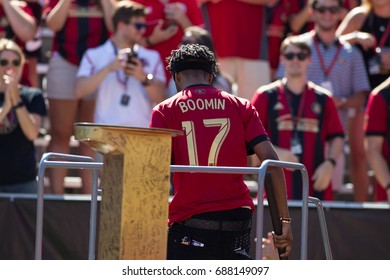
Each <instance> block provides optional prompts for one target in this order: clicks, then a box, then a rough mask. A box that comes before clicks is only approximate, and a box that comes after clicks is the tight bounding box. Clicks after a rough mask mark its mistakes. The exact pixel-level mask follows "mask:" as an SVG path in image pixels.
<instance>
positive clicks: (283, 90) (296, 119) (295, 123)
mask: <svg viewBox="0 0 390 280" xmlns="http://www.w3.org/2000/svg"><path fill="white" fill-rule="evenodd" d="M307 90H308V87H307V85H306V86H305V89H304V90H303V91H302V93H301V99H300V100H299V108H298V112H297V114H296V116H294V115H293V104H292V100H291V99H292V98H291V96H290V95H289V94H288V93H287V92H286V85H281V86H279V93H280V94H281V95H282V96H283V95H284V96H285V97H286V101H287V105H288V107H289V109H290V113H291V116H292V122H293V131H294V132H296V130H297V127H298V122H299V120H300V119H301V117H302V115H303V107H304V103H305V96H306V92H307Z"/></svg>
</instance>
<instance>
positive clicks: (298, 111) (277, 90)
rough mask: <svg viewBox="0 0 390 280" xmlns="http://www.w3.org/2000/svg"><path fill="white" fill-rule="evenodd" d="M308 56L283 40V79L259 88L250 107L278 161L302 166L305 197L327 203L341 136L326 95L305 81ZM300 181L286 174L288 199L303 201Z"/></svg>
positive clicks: (296, 42)
mask: <svg viewBox="0 0 390 280" xmlns="http://www.w3.org/2000/svg"><path fill="white" fill-rule="evenodd" d="M310 55H311V51H310V47H309V45H308V44H307V43H305V42H304V41H303V40H302V39H301V38H299V37H288V38H286V39H285V40H284V41H283V43H282V46H281V57H280V59H281V63H282V64H283V65H284V66H285V77H284V78H283V79H281V80H277V81H275V82H273V83H271V84H269V85H266V86H263V87H260V88H259V89H258V90H257V91H256V92H255V94H254V96H253V99H252V104H253V105H254V106H255V108H256V109H257V111H258V112H259V116H260V119H261V121H262V122H263V124H264V127H265V130H266V131H267V133H268V134H269V135H270V138H271V141H272V143H273V145H274V146H275V149H276V151H277V153H278V156H279V157H280V159H281V160H284V161H290V162H300V163H302V164H304V165H305V166H306V169H307V172H308V175H309V194H310V195H311V196H316V197H318V198H319V199H323V200H331V199H333V194H332V188H331V179H332V172H333V168H334V165H335V163H336V161H335V159H336V158H337V157H338V156H339V154H340V153H341V151H342V144H343V136H344V132H343V127H342V125H341V121H340V117H339V115H338V113H337V108H336V105H335V103H334V101H333V99H332V97H331V96H330V95H331V94H330V92H329V91H327V90H326V89H325V88H322V87H319V86H317V85H315V84H314V83H312V82H308V80H307V75H306V74H307V66H308V65H309V63H310V62H311V56H310ZM326 142H328V143H329V151H328V153H327V154H325V143H326ZM301 180H302V177H301V174H300V171H295V172H293V173H292V172H291V171H288V170H286V181H287V194H288V198H289V199H301V198H302V182H301Z"/></svg>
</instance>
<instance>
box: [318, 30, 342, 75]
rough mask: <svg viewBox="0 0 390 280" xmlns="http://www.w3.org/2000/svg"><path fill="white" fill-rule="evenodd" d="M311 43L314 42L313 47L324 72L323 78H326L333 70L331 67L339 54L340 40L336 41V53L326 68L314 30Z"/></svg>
mask: <svg viewBox="0 0 390 280" xmlns="http://www.w3.org/2000/svg"><path fill="white" fill-rule="evenodd" d="M313 43H314V48H315V50H316V53H317V55H318V59H319V60H320V64H321V69H322V71H324V74H325V78H328V77H329V75H330V73H331V72H332V70H333V67H334V65H335V64H336V61H337V59H338V57H339V55H340V51H341V48H342V45H341V43H340V42H338V44H337V50H336V53H335V55H334V57H333V59H332V61H331V63H330V65H329V67H328V68H326V66H325V61H324V57H323V56H322V53H321V51H320V47H319V43H318V39H317V37H316V36H315V32H314V31H313Z"/></svg>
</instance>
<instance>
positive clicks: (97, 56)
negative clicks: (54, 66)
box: [75, 1, 166, 127]
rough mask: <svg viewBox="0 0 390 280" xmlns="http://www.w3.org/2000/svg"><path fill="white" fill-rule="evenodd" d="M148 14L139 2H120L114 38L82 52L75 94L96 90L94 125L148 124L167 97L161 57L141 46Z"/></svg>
mask: <svg viewBox="0 0 390 280" xmlns="http://www.w3.org/2000/svg"><path fill="white" fill-rule="evenodd" d="M145 15H146V13H145V8H144V6H142V5H140V4H136V3H134V2H130V1H121V2H118V3H117V4H116V7H115V10H114V13H113V18H112V19H113V25H114V34H113V36H112V37H111V38H110V39H109V40H107V41H106V43H104V44H103V45H101V46H99V47H97V48H93V49H88V50H87V51H86V52H85V54H84V56H83V59H82V61H81V64H80V68H79V71H78V73H77V77H78V78H77V81H76V87H75V94H76V97H78V98H82V97H84V96H86V95H91V94H94V93H97V99H96V100H97V101H96V110H95V119H94V121H95V122H96V123H100V124H109V125H125V126H135V127H148V125H149V119H150V114H151V111H152V108H153V105H154V104H155V103H158V102H161V101H163V100H164V99H165V97H166V91H165V81H166V78H165V74H164V69H163V63H162V61H161V58H160V55H159V54H158V52H156V51H153V50H148V49H146V48H143V47H142V46H140V45H139V44H138V42H139V41H140V40H141V38H142V36H143V34H144V32H145V29H146V27H147V24H146V21H145Z"/></svg>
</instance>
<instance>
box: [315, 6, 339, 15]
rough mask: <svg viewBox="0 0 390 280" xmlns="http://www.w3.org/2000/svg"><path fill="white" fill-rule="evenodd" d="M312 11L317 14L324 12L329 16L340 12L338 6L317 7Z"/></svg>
mask: <svg viewBox="0 0 390 280" xmlns="http://www.w3.org/2000/svg"><path fill="white" fill-rule="evenodd" d="M314 10H315V11H317V12H319V13H320V14H325V13H326V11H328V12H329V13H331V14H337V13H338V12H339V11H340V7H339V6H333V7H324V6H317V7H315V8H314Z"/></svg>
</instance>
